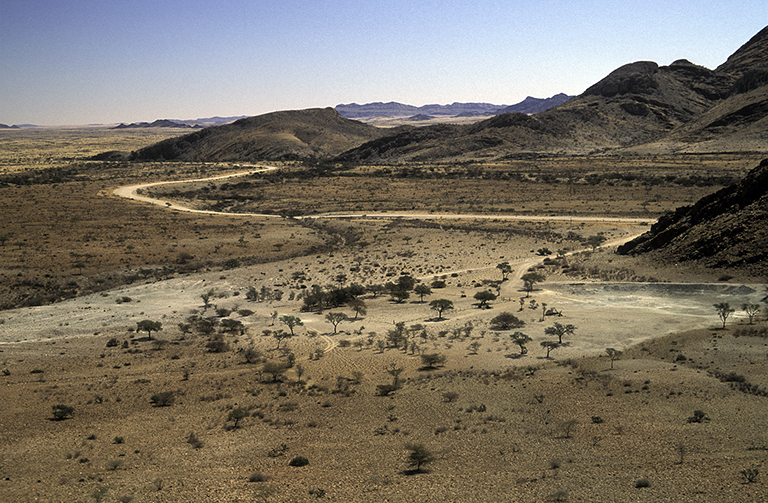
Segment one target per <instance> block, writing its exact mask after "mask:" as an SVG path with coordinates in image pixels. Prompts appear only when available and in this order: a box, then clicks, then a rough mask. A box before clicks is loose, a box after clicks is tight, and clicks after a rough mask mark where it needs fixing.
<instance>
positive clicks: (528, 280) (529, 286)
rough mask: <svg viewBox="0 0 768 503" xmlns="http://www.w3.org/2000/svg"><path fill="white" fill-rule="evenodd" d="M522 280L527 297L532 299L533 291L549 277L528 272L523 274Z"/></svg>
mask: <svg viewBox="0 0 768 503" xmlns="http://www.w3.org/2000/svg"><path fill="white" fill-rule="evenodd" d="M520 279H522V280H523V288H524V289H525V296H526V297H530V296H531V292H532V291H533V288H534V286H535V285H536V283H541V282H542V281H544V280H545V279H547V277H546V276H544V275H543V274H542V273H540V272H527V273H525V274H523V275H522V277H521V278H520Z"/></svg>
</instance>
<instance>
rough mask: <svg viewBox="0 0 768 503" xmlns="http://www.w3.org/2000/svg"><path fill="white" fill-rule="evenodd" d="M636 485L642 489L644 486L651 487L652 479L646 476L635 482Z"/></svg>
mask: <svg viewBox="0 0 768 503" xmlns="http://www.w3.org/2000/svg"><path fill="white" fill-rule="evenodd" d="M635 487H636V488H638V489H642V488H644V487H651V481H650V480H648V479H646V478H642V479H639V480H638V481H636V482H635Z"/></svg>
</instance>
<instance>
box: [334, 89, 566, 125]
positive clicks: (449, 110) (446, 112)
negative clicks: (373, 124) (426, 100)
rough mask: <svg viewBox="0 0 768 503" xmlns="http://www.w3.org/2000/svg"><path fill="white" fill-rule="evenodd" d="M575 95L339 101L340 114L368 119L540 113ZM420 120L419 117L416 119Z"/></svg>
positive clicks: (337, 108) (349, 117) (352, 117)
mask: <svg viewBox="0 0 768 503" xmlns="http://www.w3.org/2000/svg"><path fill="white" fill-rule="evenodd" d="M570 98H572V96H568V95H565V94H562V93H561V94H557V95H555V96H552V97H551V98H544V99H542V98H532V97H530V96H529V97H527V98H526V99H525V100H523V101H521V102H520V103H518V104H517V105H511V106H507V105H493V104H491V103H452V104H450V105H423V106H420V107H417V106H413V105H404V104H403V103H397V102H395V101H390V102H389V103H381V102H375V103H367V104H365V105H358V104H357V103H350V104H346V105H344V104H341V105H336V107H335V109H336V111H337V112H339V114H341V115H342V116H343V117H346V118H348V119H368V118H371V117H409V116H419V117H420V118H421V120H423V119H424V118H429V117H435V116H450V117H470V116H478V115H480V116H483V115H486V116H488V115H498V114H500V113H510V112H520V113H537V112H542V111H544V110H546V109H547V108H551V107H553V106H557V105H559V104H561V103H564V102H566V101H568V100H569V99H570ZM415 120H418V119H415Z"/></svg>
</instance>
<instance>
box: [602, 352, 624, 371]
mask: <svg viewBox="0 0 768 503" xmlns="http://www.w3.org/2000/svg"><path fill="white" fill-rule="evenodd" d="M605 354H607V355H608V358H610V359H611V370H613V362H614V361H616V360H618V359H619V358H621V351H619V350H618V349H614V348H608V349H606V350H605Z"/></svg>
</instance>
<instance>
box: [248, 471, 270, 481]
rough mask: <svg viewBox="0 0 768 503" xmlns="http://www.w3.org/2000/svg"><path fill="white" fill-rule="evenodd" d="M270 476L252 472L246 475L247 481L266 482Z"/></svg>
mask: <svg viewBox="0 0 768 503" xmlns="http://www.w3.org/2000/svg"><path fill="white" fill-rule="evenodd" d="M269 479H270V477H269V475H264V474H263V473H259V472H256V473H252V474H251V476H250V477H248V482H267V481H269Z"/></svg>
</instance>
